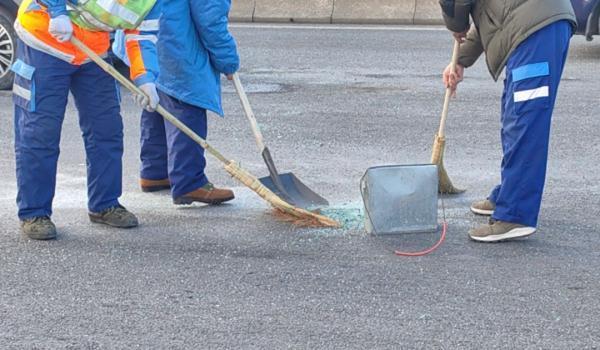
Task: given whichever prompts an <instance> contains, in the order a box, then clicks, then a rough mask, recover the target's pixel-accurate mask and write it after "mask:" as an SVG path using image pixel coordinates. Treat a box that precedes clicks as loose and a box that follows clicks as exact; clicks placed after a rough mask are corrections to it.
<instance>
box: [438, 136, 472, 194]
mask: <svg viewBox="0 0 600 350" xmlns="http://www.w3.org/2000/svg"><path fill="white" fill-rule="evenodd" d="M445 148H446V139H445V138H443V137H439V136H436V138H435V141H434V142H433V152H432V155H431V164H435V165H437V168H438V178H439V188H438V191H439V192H440V193H441V194H459V193H463V192H464V191H465V190H463V189H459V188H456V187H454V185H453V184H452V181H451V180H450V177H449V176H448V173H447V172H446V169H445V168H444V149H445Z"/></svg>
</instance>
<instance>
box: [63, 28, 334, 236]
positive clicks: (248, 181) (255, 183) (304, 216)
mask: <svg viewBox="0 0 600 350" xmlns="http://www.w3.org/2000/svg"><path fill="white" fill-rule="evenodd" d="M71 43H73V45H75V46H76V47H77V48H78V49H79V50H81V51H82V52H84V53H85V54H86V55H88V56H89V57H90V59H91V60H92V61H94V62H95V63H96V64H98V66H100V67H101V68H102V69H103V70H104V71H106V72H107V73H108V74H110V75H112V76H113V77H114V78H115V79H116V80H117V81H119V82H120V83H121V84H123V86H125V87H126V88H127V89H129V90H130V91H131V92H133V93H135V94H143V92H142V90H140V89H139V88H138V87H137V86H135V84H133V83H132V82H131V81H129V80H128V79H127V78H125V77H124V76H122V75H121V74H120V73H119V72H118V71H117V70H116V69H115V68H113V66H111V65H110V64H108V63H107V62H106V61H104V60H103V59H102V58H100V56H98V55H97V54H96V53H95V52H94V51H92V50H91V49H89V48H88V47H87V46H86V45H85V44H83V43H82V42H81V41H79V40H78V39H77V38H75V37H72V38H71ZM156 111H157V112H158V113H159V114H160V115H162V116H163V118H165V119H166V120H168V121H169V122H170V123H171V124H173V125H174V126H175V127H177V128H178V129H179V130H181V131H182V132H183V133H185V134H186V135H187V136H189V137H190V138H191V139H192V140H194V141H195V142H196V143H198V144H199V145H200V146H201V147H202V148H204V149H205V150H206V151H207V152H208V153H210V154H211V155H213V156H214V157H215V158H217V159H218V160H219V161H220V162H221V163H223V164H224V168H225V171H227V172H228V173H229V174H230V175H231V176H232V177H234V178H235V179H237V180H238V181H240V182H241V183H242V184H244V185H245V186H246V187H248V188H250V189H251V190H252V191H254V192H255V193H256V194H258V195H259V196H260V197H261V198H263V199H264V200H266V201H267V202H269V204H271V205H272V206H273V207H274V208H275V209H277V210H278V212H279V213H282V214H283V215H284V216H287V217H288V218H289V217H291V218H292V219H291V220H290V221H292V222H294V223H296V224H301V225H311V226H327V227H339V226H340V224H339V223H338V222H336V221H335V220H332V219H331V218H328V217H327V216H324V215H320V214H318V213H314V212H311V211H308V210H304V209H301V208H296V207H294V206H293V205H291V204H289V203H287V202H286V201H284V200H283V199H281V198H280V197H278V196H277V195H276V194H274V193H273V192H271V191H270V190H269V189H268V188H266V187H265V186H264V185H263V184H262V183H261V182H260V181H259V180H258V179H257V178H256V177H255V176H254V175H252V174H250V173H249V172H247V171H246V170H244V169H242V168H241V167H240V166H239V165H238V164H237V163H236V162H235V161H232V160H228V159H227V158H225V157H224V156H223V155H222V154H221V153H220V152H219V151H217V150H216V149H215V148H213V147H212V146H211V145H210V144H208V143H207V142H206V140H204V139H203V138H201V137H200V136H198V135H197V134H196V133H194V132H193V131H192V130H191V129H190V128H188V127H187V126H186V125H185V124H183V123H182V122H180V121H179V120H178V119H177V118H175V116H173V115H172V114H171V113H169V112H168V111H167V110H166V109H164V108H163V107H162V106H160V105H159V106H158V107H157V109H156Z"/></svg>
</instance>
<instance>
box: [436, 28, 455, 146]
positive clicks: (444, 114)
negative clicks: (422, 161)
mask: <svg viewBox="0 0 600 350" xmlns="http://www.w3.org/2000/svg"><path fill="white" fill-rule="evenodd" d="M459 50H460V43H459V42H458V40H454V50H452V62H451V63H450V64H451V68H452V72H455V71H456V65H457V64H458V52H459ZM451 97H452V89H450V88H446V96H445V97H444V108H443V109H442V118H441V120H440V130H439V132H438V137H439V138H442V139H443V138H444V137H446V119H447V118H448V109H449V107H450V98H451Z"/></svg>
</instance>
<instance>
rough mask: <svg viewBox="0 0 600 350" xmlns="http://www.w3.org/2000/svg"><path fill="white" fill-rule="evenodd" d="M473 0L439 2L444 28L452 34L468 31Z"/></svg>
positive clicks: (445, 0)
mask: <svg viewBox="0 0 600 350" xmlns="http://www.w3.org/2000/svg"><path fill="white" fill-rule="evenodd" d="M474 4H475V0H440V6H441V7H442V15H443V17H444V22H445V23H446V27H447V28H448V30H450V31H451V32H453V33H464V32H466V31H467V30H468V29H469V20H470V16H471V9H472V8H473V5H474Z"/></svg>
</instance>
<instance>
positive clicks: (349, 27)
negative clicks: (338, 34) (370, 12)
mask: <svg viewBox="0 0 600 350" xmlns="http://www.w3.org/2000/svg"><path fill="white" fill-rule="evenodd" d="M229 26H230V27H231V28H242V29H243V28H250V29H303V30H307V29H308V30H371V31H373V30H380V31H411V32H421V31H435V32H437V31H447V29H446V28H444V27H442V26H418V25H412V26H409V25H406V26H398V25H379V26H376V25H361V26H357V25H337V24H328V25H322V24H321V25H309V24H261V23H232V24H230V25H229Z"/></svg>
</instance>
